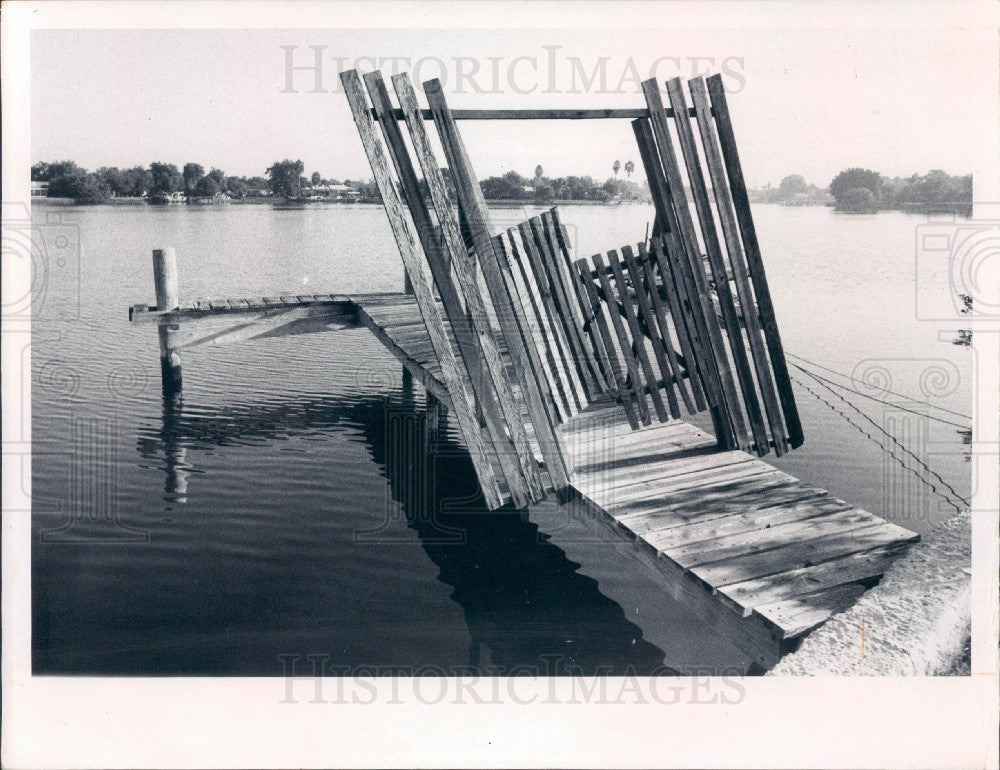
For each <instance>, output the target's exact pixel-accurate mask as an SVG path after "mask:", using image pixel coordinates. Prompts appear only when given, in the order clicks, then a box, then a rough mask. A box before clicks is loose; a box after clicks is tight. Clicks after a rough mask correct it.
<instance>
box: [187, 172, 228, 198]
mask: <svg viewBox="0 0 1000 770" xmlns="http://www.w3.org/2000/svg"><path fill="white" fill-rule="evenodd" d="M191 192H192V193H193V194H194V195H196V196H198V197H199V198H212V197H214V196H215V195H216V194H217V193H220V192H222V188H221V187H220V186H219V183H218V182H217V181H216V179H215V177H212V176H203V177H202V178H201V179H199V180H198V184H196V185H195V186H194V190H192V191H191Z"/></svg>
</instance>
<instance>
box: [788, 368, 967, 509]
mask: <svg viewBox="0 0 1000 770" xmlns="http://www.w3.org/2000/svg"><path fill="white" fill-rule="evenodd" d="M797 368H798V369H799V370H800V371H802V372H803V373H804V374H806V375H808V376H809V377H812V378H813V379H814V380H816V381H817V382H819V383H820V384H821V385H823V384H824V381H823V379H820V378H819V377H817V376H816V375H815V374H813V373H812V372H809V371H807V370H806V369H802V368H801V367H797ZM792 379H793V380H794V381H795V382H796V383H797V384H798V385H800V386H801V387H802V388H803V389H805V390H806V391H808V392H809V393H810V394H811V395H813V396H814V397H815V398H817V399H818V400H820V401H822V402H823V403H824V404H826V405H827V406H828V407H829V408H830V409H832V410H833V411H834V412H836V413H837V414H839V415H840V416H841V417H843V418H844V420H846V421H847V422H848V423H849V424H850V425H852V426H853V427H854V428H856V429H857V430H858V431H859V432H860V433H861V434H862V435H863V436H865V437H866V438H867V439H869V440H870V441H871V442H872V443H874V444H875V445H876V446H879V447H880V448H882V449H883V450H885V451H887V452H888V453H889V456H890V457H892V458H893V459H894V460H896V462H898V463H899V464H900V465H901V466H902V467H903V468H904V469H905V470H908V471H910V472H911V473H913V474H914V475H915V476H916V477H917V478H918V479H920V481H922V482H923V483H924V484H925V485H926V486H927V487H928V488H929V489H930V490H931V491H932V492H933V493H934V494H936V495H937V496H938V497H940V498H941V499H942V500H944V501H945V502H946V503H948V505H950V506H951V507H952V508H954V509H955V510H956V511H957V512H958V513H961V512H962V511H963V510H964V509H963V508H960V507H959V506H958V505H956V504H955V502H954V501H953V500H951V499H950V498H949V497H947V496H946V495H944V494H942V493H941V492H940V491H939V490H938V488H937V486H936V485H935V484H934V483H933V482H931V481H929V480H928V479H925V478H924V477H923V476H921V475H920V474H919V473H918V472H917V471H916V469H914V468H911V467H910V466H908V465H907V464H906V463H905V462H904V461H903V460H902V459H901V458H900V457H898V456H896V454H895V453H894V452H893V451H892V450H891V449H890V448H889V447H887V446H886V445H885V444H883V443H882V442H881V441H879V440H878V439H877V438H876V437H875V436H873V435H872V434H871V433H869V432H868V431H867V430H865V428H863V427H862V426H861V425H858V424H857V423H856V422H855V421H854V420H852V419H851V418H850V416H849V415H847V414H846V413H845V412H844V411H842V410H841V409H839V408H837V406H836V405H835V404H833V403H831V402H830V401H828V400H827V399H826V398H824V397H823V396H822V395H821V394H819V393H817V392H816V391H815V390H813V389H812V388H810V387H809V386H808V385H806V384H805V383H804V382H802V381H801V380H800V379H798V378H797V377H793V378H792ZM824 379H825V378H824ZM827 389H828V390H829V391H830V392H831V393H832V394H833V395H834V396H836V397H837V398H839V399H840V400H841V401H843V402H844V403H845V404H847V405H848V406H849V407H850V408H851V409H853V410H854V411H855V412H857V413H858V414H859V415H861V417H863V418H864V419H865V420H866V421H868V422H869V423H871V424H872V425H873V426H874V427H875V429H876V430H878V431H879V432H880V433H882V434H883V435H884V436H886V437H887V438H888V439H889V440H890V441H892V442H893V443H894V444H895V445H896V446H898V447H899V448H900V449H901V450H902V451H903V452H905V453H906V454H908V455H909V456H910V457H912V458H913V459H914V460H915V461H916V462H917V464H918V465H920V467H921V468H923V469H924V470H925V471H926V472H927V473H928V474H929V475H931V476H933V477H934V478H936V479H937V480H938V481H939V482H940V484H941V486H943V487H944V488H945V489H947V490H948V491H949V492H951V494H952V495H954V496H955V499H957V500H959V501H961V502H962V503H964V504H965V506H966V508H968V507H971V503H970V502H969V501H968V500H966V499H965V498H964V497H962V496H961V495H960V494H958V492H956V491H955V489H954V487H952V486H951V485H950V484H949V483H948V482H947V481H945V480H944V479H943V478H941V476H940V475H938V474H937V473H936V472H935V471H934V470H932V469H931V467H930V466H929V465H927V463H925V462H924V461H923V460H921V459H920V458H919V457H918V456H917V455H915V454H914V453H913V452H911V451H910V450H909V449H907V448H906V447H905V446H903V445H902V444H901V443H900V442H899V440H898V439H897V438H896V437H895V436H893V435H892V434H891V433H889V432H888V431H887V430H885V429H884V428H883V427H882V426H881V425H879V424H878V423H877V422H875V421H874V420H872V418H871V417H869V416H868V415H867V414H865V413H864V412H862V411H861V410H860V409H858V407H856V406H855V405H854V404H852V403H851V402H850V401H848V400H847V399H846V398H844V397H843V396H842V395H840V394H839V393H837V392H836V391H835V390H833V389H832V388H829V386H827ZM921 416H922V415H921Z"/></svg>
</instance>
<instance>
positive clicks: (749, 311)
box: [689, 78, 788, 457]
mask: <svg viewBox="0 0 1000 770" xmlns="http://www.w3.org/2000/svg"><path fill="white" fill-rule="evenodd" d="M689 87H690V89H691V98H692V100H693V101H694V105H695V111H696V114H697V122H698V130H699V132H700V133H701V144H702V147H703V148H704V150H705V163H706V165H707V166H708V173H709V177H710V178H711V180H712V193H713V195H714V196H715V201H716V210H717V211H718V214H719V224H720V226H721V227H722V236H723V239H724V240H725V242H726V251H727V252H728V253H729V262H730V264H731V266H732V271H733V279H734V281H735V283H736V292H737V295H738V296H739V300H740V307H741V308H742V310H743V320H744V322H745V323H746V330H747V334H746V336H747V340H748V341H749V343H750V352H751V354H752V356H753V362H754V371H755V372H756V374H757V387H758V388H759V390H760V395H761V399H762V401H763V402H764V410H765V412H766V414H767V421H768V425H769V427H770V429H771V436H772V438H773V440H774V449H775V454H777V455H778V457H780V456H781V455H783V454H785V452H787V451H788V444H787V442H786V440H785V425H784V421H783V419H782V415H781V409H780V408H779V406H778V396H777V394H776V392H775V386H774V379H773V377H772V375H771V367H770V365H769V363H768V360H767V352H766V349H765V341H764V333H763V330H762V328H761V324H760V315H759V313H758V311H757V302H756V300H755V299H754V295H753V290H752V289H751V288H750V278H749V275H748V273H747V266H746V262H745V259H746V256H745V254H744V253H743V243H742V241H741V240H740V233H739V226H738V224H737V222H736V215H735V211H734V208H733V201H732V197H731V193H730V192H729V185H728V184H727V180H726V170H725V166H724V164H723V160H722V155H721V154H720V152H719V139H718V135H717V133H716V130H715V122H714V121H713V120H712V116H711V114H710V110H711V106H710V105H709V101H708V91H707V90H706V88H705V79H704V78H694V79H693V80H691V81H690V82H689ZM720 297H721V295H720Z"/></svg>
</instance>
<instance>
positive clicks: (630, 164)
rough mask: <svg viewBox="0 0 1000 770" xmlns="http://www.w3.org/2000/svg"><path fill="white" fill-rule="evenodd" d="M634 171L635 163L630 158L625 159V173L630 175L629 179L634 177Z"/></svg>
mask: <svg viewBox="0 0 1000 770" xmlns="http://www.w3.org/2000/svg"><path fill="white" fill-rule="evenodd" d="M633 171H635V163H633V162H632V161H630V160H627V161H625V173H626V174H627V175H628V178H629V179H631V178H632V172H633Z"/></svg>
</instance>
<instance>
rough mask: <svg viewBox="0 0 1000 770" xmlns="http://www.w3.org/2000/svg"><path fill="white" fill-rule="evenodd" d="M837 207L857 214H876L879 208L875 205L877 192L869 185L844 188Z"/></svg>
mask: <svg viewBox="0 0 1000 770" xmlns="http://www.w3.org/2000/svg"><path fill="white" fill-rule="evenodd" d="M837 208H838V209H841V210H842V211H851V212H853V213H856V214H874V213H875V212H876V211H877V210H878V207H877V206H876V205H875V193H873V192H872V191H871V190H869V189H868V188H867V187H852V188H850V189H849V190H844V191H843V192H842V193H841V194H840V198H838V199H837Z"/></svg>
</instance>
